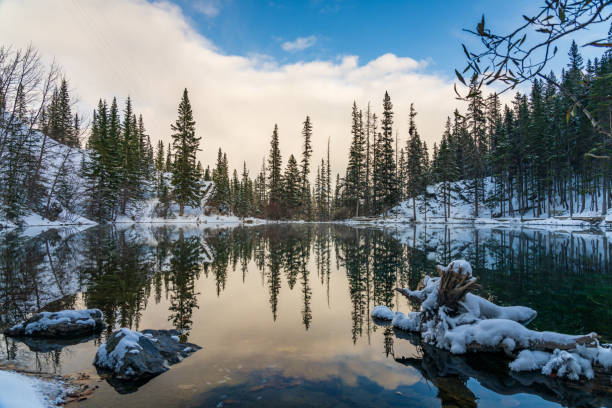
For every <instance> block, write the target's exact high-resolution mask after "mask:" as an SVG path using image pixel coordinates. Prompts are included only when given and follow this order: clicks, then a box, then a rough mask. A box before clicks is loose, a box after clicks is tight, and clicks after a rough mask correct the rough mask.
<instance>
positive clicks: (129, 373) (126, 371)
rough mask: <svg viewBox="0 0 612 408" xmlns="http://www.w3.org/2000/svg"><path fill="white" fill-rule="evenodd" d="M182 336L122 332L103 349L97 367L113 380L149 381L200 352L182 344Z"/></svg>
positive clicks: (97, 360) (150, 331)
mask: <svg viewBox="0 0 612 408" xmlns="http://www.w3.org/2000/svg"><path fill="white" fill-rule="evenodd" d="M179 334H180V333H179V332H178V331H177V330H143V331H141V332H137V331H133V330H130V329H127V328H122V329H119V330H117V331H115V332H114V333H113V334H112V335H111V336H110V338H109V339H108V341H107V342H106V343H104V344H102V345H101V346H100V348H99V349H98V352H97V353H96V358H95V360H94V365H95V366H96V367H97V368H99V369H100V370H102V371H106V372H108V373H110V374H111V377H112V379H113V380H122V381H136V382H142V381H147V380H149V379H151V378H153V377H155V376H157V375H159V374H161V373H163V372H165V371H167V370H168V369H169V367H168V366H169V365H172V364H176V363H179V362H181V361H182V360H183V358H185V357H187V356H189V355H190V354H191V353H193V352H195V351H197V350H200V349H201V347H199V346H197V345H195V344H191V343H181V342H180V340H179V337H178V336H179ZM109 382H111V384H113V382H112V381H109ZM115 382H116V381H115ZM120 392H121V391H120ZM128 392H129V391H128Z"/></svg>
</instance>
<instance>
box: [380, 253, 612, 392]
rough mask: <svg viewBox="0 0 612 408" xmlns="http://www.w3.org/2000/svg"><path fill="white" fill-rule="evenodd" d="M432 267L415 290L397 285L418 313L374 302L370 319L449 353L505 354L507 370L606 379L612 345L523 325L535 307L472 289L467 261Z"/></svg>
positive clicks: (594, 337)
mask: <svg viewBox="0 0 612 408" xmlns="http://www.w3.org/2000/svg"><path fill="white" fill-rule="evenodd" d="M437 270H438V272H439V277H434V278H432V277H429V276H425V277H424V278H423V281H422V282H421V283H420V284H419V289H418V290H410V289H401V288H398V289H396V290H397V291H398V292H399V293H401V294H402V295H404V296H405V297H406V298H408V300H410V301H411V302H412V303H413V304H416V305H418V311H414V312H411V313H409V314H407V315H405V314H404V313H402V312H393V311H392V310H391V309H389V308H388V307H387V306H375V307H374V308H373V309H372V317H373V318H374V319H376V321H377V322H379V321H381V320H382V321H387V322H391V324H392V326H393V328H394V329H396V330H400V331H402V332H404V333H414V334H415V335H416V336H418V338H419V339H420V341H421V342H422V343H423V344H426V345H427V346H428V347H433V348H434V349H436V350H444V351H445V352H447V353H448V352H450V354H452V355H460V354H466V353H469V354H472V355H479V354H482V352H487V353H496V354H499V355H504V354H505V355H506V356H507V357H512V358H513V361H512V363H511V364H510V365H509V366H506V369H511V370H514V371H515V372H525V371H530V372H535V371H540V375H542V374H543V375H545V376H557V377H560V378H564V379H567V380H571V381H579V380H580V381H582V379H587V380H592V381H598V380H597V378H602V373H607V376H608V377H607V378H608V381H609V379H610V378H611V377H610V374H611V373H612V347H610V346H609V345H601V344H600V343H599V336H598V335H597V334H596V333H590V334H585V335H569V334H561V333H555V332H546V331H542V332H540V331H536V330H531V329H528V328H527V327H525V325H526V324H528V323H529V322H530V321H532V320H533V319H534V318H535V317H536V315H537V313H536V311H535V310H533V309H530V308H528V307H525V306H498V305H496V304H494V303H492V302H490V301H489V300H487V299H484V298H482V297H480V296H477V295H475V294H473V293H471V291H472V290H474V289H476V288H478V287H479V286H478V284H477V283H476V282H477V279H476V278H475V277H474V276H472V269H471V266H470V264H469V263H468V262H466V261H463V260H459V261H453V262H451V263H450V264H449V265H448V266H447V267H441V266H439V267H437ZM489 355H491V354H489ZM507 357H506V358H507ZM603 377H605V375H604V376H603ZM608 388H610V387H609V386H608Z"/></svg>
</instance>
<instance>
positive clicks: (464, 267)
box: [446, 259, 472, 277]
mask: <svg viewBox="0 0 612 408" xmlns="http://www.w3.org/2000/svg"><path fill="white" fill-rule="evenodd" d="M449 269H450V270H451V271H453V272H456V273H461V274H463V275H467V276H470V277H471V276H472V265H470V263H469V262H468V261H466V260H464V259H459V260H455V261H452V262H451V263H450V264H449V265H448V267H447V269H446V270H449Z"/></svg>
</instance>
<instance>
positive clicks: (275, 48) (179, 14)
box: [0, 0, 608, 176]
mask: <svg viewBox="0 0 612 408" xmlns="http://www.w3.org/2000/svg"><path fill="white" fill-rule="evenodd" d="M539 3H540V1H534V0H512V1H499V0H474V1H459V0H431V1H417V0H405V1H395V0H393V1H392V0H389V1H357V0H353V1H352V0H304V1H297V0H295V1H289V0H269V1H268V0H193V1H187V0H172V1H170V0H165V1H146V0H44V1H43V0H0V45H12V46H14V47H17V48H20V47H25V46H27V45H29V44H32V45H33V46H35V47H36V48H38V50H39V51H40V53H41V55H42V56H43V57H44V58H45V59H46V60H47V61H50V60H52V59H55V61H57V62H58V63H59V64H60V66H61V67H62V68H63V72H64V73H65V75H66V77H67V79H68V80H69V83H70V87H71V89H72V93H73V95H75V97H77V98H78V103H77V104H76V106H75V109H76V110H78V111H79V112H81V113H83V114H84V115H86V116H87V117H91V113H90V112H91V111H92V109H93V107H94V105H95V104H96V103H97V100H98V99H99V98H106V99H112V97H113V96H117V98H118V100H119V102H120V103H122V102H123V101H124V100H125V97H126V96H127V95H130V96H131V98H132V100H133V102H134V105H135V110H136V111H137V112H140V113H142V115H143V118H144V122H145V125H146V127H147V130H148V133H149V134H150V135H151V138H152V140H153V142H154V143H156V142H157V141H158V140H164V142H168V141H169V140H170V133H171V132H170V124H171V123H172V122H173V121H174V120H175V119H176V111H177V106H178V103H179V99H180V96H181V94H182V90H183V88H185V87H186V88H187V89H188V91H189V95H190V100H191V103H192V107H193V110H194V115H195V120H196V130H197V134H198V136H200V137H202V142H201V148H202V151H201V152H199V157H198V158H199V159H200V160H201V161H202V163H203V164H204V166H206V165H210V166H211V167H213V166H214V162H215V159H216V155H217V150H218V149H219V148H222V149H223V151H225V152H227V154H228V158H229V161H230V166H231V167H235V168H238V169H241V168H242V162H243V161H246V163H247V167H248V168H249V169H250V171H251V175H252V176H254V175H255V172H257V171H259V168H260V167H261V163H262V160H263V158H264V156H265V155H266V154H267V152H268V150H269V140H270V135H271V133H272V130H273V128H274V124H278V126H279V133H280V147H281V153H282V156H283V159H284V163H286V160H287V158H288V157H289V155H290V154H294V155H296V157H297V156H299V154H300V152H301V145H302V139H301V136H300V130H301V127H302V122H303V121H304V118H305V117H306V115H309V116H310V117H311V120H312V122H313V125H314V136H313V147H314V154H313V160H314V161H315V162H320V159H321V158H322V157H323V156H324V155H326V148H327V143H328V140H329V141H330V156H331V159H332V160H331V161H332V170H333V172H334V173H336V172H340V173H341V174H342V173H343V172H344V169H345V167H346V162H347V156H348V146H349V143H350V137H351V136H350V121H351V117H350V113H351V106H352V103H353V101H356V103H357V104H358V105H359V107H360V108H362V109H364V110H365V109H366V108H367V105H368V103H370V104H371V107H372V110H373V111H374V112H377V113H380V110H381V105H382V97H383V95H384V92H385V91H389V94H390V95H391V100H392V102H393V104H394V110H395V126H394V129H395V130H396V131H397V135H398V138H399V143H400V145H402V144H403V143H405V140H406V136H407V112H408V109H409V107H410V104H411V103H414V105H415V108H416V110H417V112H418V116H417V118H416V123H417V127H418V129H419V133H420V135H421V137H422V138H423V139H424V140H425V141H426V142H427V143H428V145H429V146H430V147H431V146H432V145H433V143H434V142H436V141H438V140H439V139H440V136H441V134H442V130H443V126H444V121H445V118H446V117H447V116H449V115H451V114H452V112H453V110H454V109H455V108H459V109H460V110H463V109H464V104H463V103H462V102H460V101H457V100H455V98H454V92H453V90H452V87H453V83H454V81H455V76H454V69H455V68H462V67H463V66H464V64H465V61H464V55H463V52H462V50H461V43H462V42H466V43H467V44H468V45H474V44H475V40H474V38H472V37H471V36H470V35H469V34H467V33H465V32H464V31H463V29H464V28H471V27H474V26H475V24H476V23H477V22H478V21H479V19H480V18H481V15H482V14H483V13H484V14H485V15H486V18H487V25H490V26H492V27H494V28H495V29H498V30H501V31H505V30H509V29H510V28H512V27H514V26H515V25H517V24H518V23H519V22H520V21H521V20H522V18H521V14H530V12H533V11H535V10H536V8H537V7H536V6H537V4H539ZM607 29H608V27H599V28H597V29H594V30H591V31H589V32H585V33H581V34H580V36H579V37H578V38H577V40H578V42H579V44H583V43H586V42H587V41H589V40H594V39H599V38H601V37H603V36H605V33H606V32H607ZM568 47H569V39H568V40H567V41H564V42H561V43H560V44H559V48H560V53H559V54H560V56H559V57H557V59H556V60H554V61H553V63H552V64H551V68H555V69H560V68H561V67H562V66H563V65H564V64H565V63H566V53H567V49H568ZM582 52H583V55H584V56H585V59H586V58H587V57H593V56H596V55H598V53H599V51H598V50H594V49H592V48H584V49H582ZM506 97H507V98H508V99H509V98H511V95H509V94H508V95H505V96H504V98H506Z"/></svg>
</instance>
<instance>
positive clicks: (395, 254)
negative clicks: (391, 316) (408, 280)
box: [372, 232, 403, 308]
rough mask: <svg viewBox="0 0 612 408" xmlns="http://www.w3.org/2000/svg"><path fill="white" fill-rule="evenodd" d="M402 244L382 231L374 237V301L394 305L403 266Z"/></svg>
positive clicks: (379, 303) (378, 303)
mask: <svg viewBox="0 0 612 408" xmlns="http://www.w3.org/2000/svg"><path fill="white" fill-rule="evenodd" d="M402 255H403V251H402V245H401V244H400V243H399V241H396V240H394V239H390V238H389V237H388V236H386V235H384V233H382V232H377V233H374V234H373V237H372V269H373V274H374V282H373V283H374V303H376V304H377V305H387V306H389V307H391V308H393V307H394V303H393V301H394V295H395V292H394V290H395V288H396V286H397V278H398V270H399V269H400V268H401V267H402V262H403V259H402Z"/></svg>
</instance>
